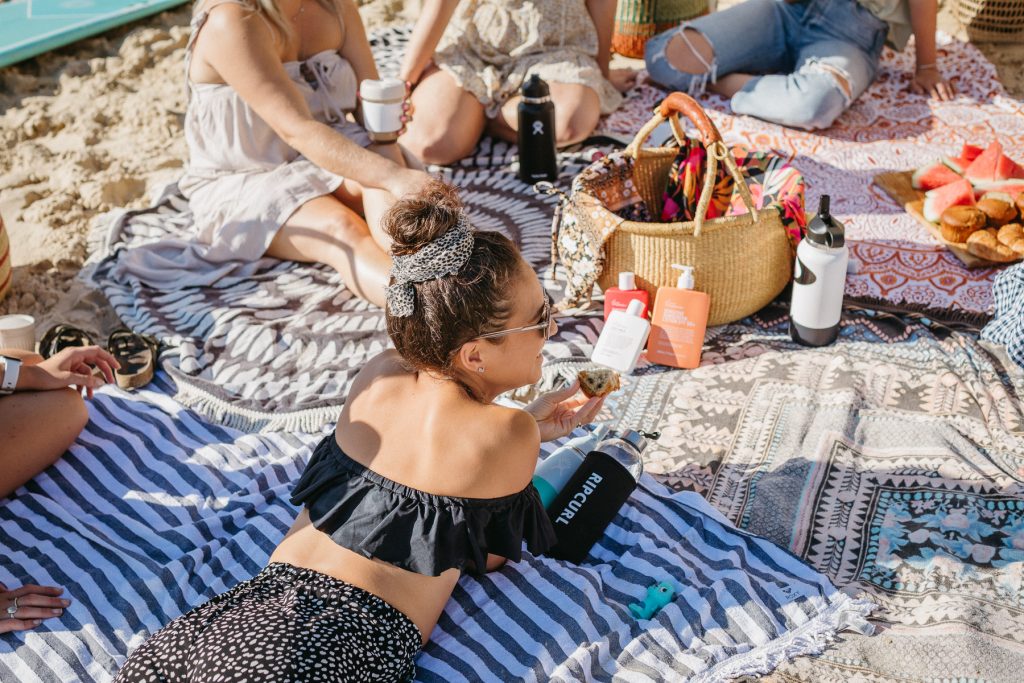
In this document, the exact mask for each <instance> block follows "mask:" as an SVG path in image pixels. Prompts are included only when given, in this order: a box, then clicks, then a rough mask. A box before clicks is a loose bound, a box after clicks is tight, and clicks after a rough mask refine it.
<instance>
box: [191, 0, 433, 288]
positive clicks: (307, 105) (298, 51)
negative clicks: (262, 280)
mask: <svg viewBox="0 0 1024 683" xmlns="http://www.w3.org/2000/svg"><path fill="white" fill-rule="evenodd" d="M185 61H186V70H187V74H188V77H187V82H188V90H189V102H188V111H187V113H186V115H185V137H186V139H187V141H188V147H189V163H188V170H187V172H186V173H185V176H184V177H183V178H182V179H181V181H180V183H179V187H180V188H181V191H182V192H183V193H184V194H185V196H186V197H188V200H189V205H190V207H191V209H192V212H193V214H194V219H195V229H196V233H197V237H198V240H199V241H200V242H202V243H205V244H207V245H208V247H207V248H206V250H205V252H204V255H205V257H206V258H207V259H208V260H211V261H228V260H235V259H237V260H246V261H251V260H255V259H257V258H259V257H261V256H263V255H267V256H273V257H276V258H281V259H290V260H295V261H306V262H309V261H315V262H320V263H326V264H328V265H330V266H332V267H333V268H334V269H335V270H337V271H338V272H339V273H340V274H341V276H342V278H343V279H344V280H345V284H346V285H348V286H349V288H351V289H352V290H353V291H354V292H355V293H356V294H358V295H360V296H362V297H364V298H366V299H369V300H370V301H372V302H374V303H376V304H378V305H383V304H384V288H385V287H386V286H387V277H388V268H389V267H390V265H391V263H390V259H389V258H388V254H387V249H388V239H387V237H386V236H385V235H384V233H383V231H382V230H381V229H380V217H381V215H382V214H383V212H384V211H385V210H386V209H387V207H388V206H390V204H391V203H392V202H393V201H394V199H395V198H396V197H399V196H401V195H403V194H405V193H407V192H415V191H418V190H419V189H421V188H422V187H423V185H424V184H425V183H426V182H427V180H428V176H427V175H426V174H425V173H423V172H422V171H419V170H413V169H412V168H408V166H412V165H416V166H418V162H417V161H416V160H415V159H413V158H412V157H407V156H406V155H404V154H403V152H402V149H401V148H400V147H399V146H398V145H395V144H387V145H372V144H370V139H369V137H368V136H367V134H366V131H365V130H364V129H363V127H362V126H361V125H359V124H358V123H354V122H352V121H350V120H348V118H347V117H346V115H347V114H348V113H349V112H352V111H353V110H355V108H356V92H357V87H358V83H359V82H361V81H362V80H364V79H368V78H369V79H375V78H377V67H376V65H375V64H374V61H373V55H372V54H371V53H370V46H369V43H368V42H367V40H366V33H365V31H364V30H363V25H362V21H361V20H360V17H359V12H358V10H357V9H356V6H355V3H354V2H353V1H352V0H337V1H335V0H206V1H205V2H202V1H200V2H198V3H196V13H195V16H194V18H193V20H192V37H191V39H190V40H189V43H188V46H187V47H186V50H185Z"/></svg>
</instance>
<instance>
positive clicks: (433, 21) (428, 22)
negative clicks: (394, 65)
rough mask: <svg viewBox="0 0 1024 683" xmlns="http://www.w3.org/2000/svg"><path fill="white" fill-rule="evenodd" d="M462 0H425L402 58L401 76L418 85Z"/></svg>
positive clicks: (404, 79)
mask: <svg viewBox="0 0 1024 683" xmlns="http://www.w3.org/2000/svg"><path fill="white" fill-rule="evenodd" d="M459 2H460V0H423V5H422V7H421V8H420V17H419V19H417V20H416V25H415V26H414V27H413V29H412V37H411V38H410V39H409V47H407V48H406V50H405V57H404V58H403V59H402V68H401V69H400V70H399V76H398V77H399V78H401V79H402V80H403V81H407V82H409V83H411V84H413V85H416V83H417V82H419V80H420V76H422V75H423V72H424V70H426V68H427V65H428V64H430V60H431V59H432V58H433V57H434V50H435V49H437V44H438V43H439V42H440V41H441V36H443V35H444V30H445V29H446V28H448V22H449V21H451V19H452V15H453V14H455V8H456V7H458V6H459Z"/></svg>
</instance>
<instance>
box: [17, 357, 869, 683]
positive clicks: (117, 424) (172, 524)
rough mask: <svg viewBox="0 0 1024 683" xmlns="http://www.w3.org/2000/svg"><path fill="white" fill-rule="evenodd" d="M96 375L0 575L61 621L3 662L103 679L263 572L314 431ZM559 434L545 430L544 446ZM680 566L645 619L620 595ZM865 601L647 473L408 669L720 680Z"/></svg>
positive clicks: (451, 613) (813, 638) (73, 677)
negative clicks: (37, 595)
mask: <svg viewBox="0 0 1024 683" xmlns="http://www.w3.org/2000/svg"><path fill="white" fill-rule="evenodd" d="M172 391H173V389H172V388H171V385H170V382H169V381H168V379H167V377H166V375H164V374H163V373H160V375H158V379H157V380H156V382H155V383H154V384H152V385H150V386H149V387H148V388H146V389H144V390H141V391H139V392H137V393H134V394H129V393H126V392H123V391H120V390H118V389H116V388H111V387H106V388H104V389H102V390H101V391H99V392H97V395H96V397H95V399H94V400H93V401H90V403H89V411H90V415H91V420H90V422H89V425H88V426H87V428H86V430H85V432H84V433H83V434H82V435H81V437H80V438H79V439H78V441H77V442H76V444H75V445H74V446H73V447H72V449H71V451H70V453H68V454H67V455H65V456H64V457H63V458H61V459H60V460H59V461H58V462H57V464H56V465H54V466H53V467H51V468H50V469H48V470H47V471H46V472H45V473H43V474H41V475H39V476H37V477H35V478H34V479H33V480H32V481H31V482H30V483H29V484H28V485H27V486H26V487H23V488H22V489H20V490H19V491H18V492H17V493H16V495H15V497H14V498H13V499H11V500H7V501H4V504H3V505H0V538H3V546H4V560H3V562H2V563H0V581H2V582H3V583H5V584H7V585H13V584H18V583H20V582H23V581H27V580H29V579H31V580H32V581H35V582H39V583H44V584H56V585H61V586H64V587H66V589H67V593H66V594H67V596H68V597H70V598H72V599H73V600H74V602H73V603H72V605H71V607H70V608H69V609H68V610H67V611H66V613H65V615H64V616H63V617H62V618H61V619H59V620H53V621H47V622H45V623H44V624H43V625H42V626H40V627H38V628H37V629H35V630H32V631H26V632H23V633H19V634H8V635H7V636H5V637H4V638H2V639H0V680H2V681H12V682H13V681H22V682H25V683H28V682H35V681H42V682H46V683H64V682H67V681H108V680H110V679H111V678H112V677H113V674H114V673H115V672H116V670H117V669H118V667H119V666H120V665H121V664H122V663H123V662H124V660H125V657H126V655H127V653H128V652H130V651H131V650H132V649H134V648H135V647H137V646H138V645H139V644H140V643H141V642H142V641H143V640H144V639H145V638H146V637H147V636H148V635H149V634H150V633H152V632H154V631H155V630H157V629H159V628H160V627H161V626H163V625H164V624H166V623H167V622H168V621H170V620H171V619H173V618H174V617H176V616H178V615H179V614H182V613H183V612H185V611H187V610H188V609H189V608H191V607H193V606H195V605H197V604H199V603H201V602H203V601H204V600H206V599H208V598H210V597H212V596H213V595H215V594H217V593H219V592H223V591H224V590H226V589H227V588H230V587H231V586H233V585H234V584H236V583H237V582H239V581H242V580H245V579H247V578H249V577H251V576H253V575H254V574H255V573H257V572H258V571H259V570H260V568H261V567H262V566H264V565H265V564H266V562H267V558H268V557H269V554H270V552H271V551H272V550H273V548H274V547H275V546H276V544H277V543H278V542H279V541H280V539H281V538H282V537H283V536H284V534H285V532H286V531H287V529H288V527H289V526H290V524H291V522H292V520H293V518H294V516H295V514H296V512H297V510H296V509H295V508H293V507H292V506H291V505H290V503H289V502H288V496H289V494H290V492H291V489H292V487H293V485H294V482H295V480H296V479H297V478H298V476H299V473H300V472H301V471H302V468H303V467H304V465H305V463H306V462H307V461H308V459H309V456H310V454H311V451H312V448H313V446H314V445H315V444H316V442H317V441H318V440H319V439H320V438H321V435H320V434H302V433H290V432H278V433H275V434H259V435H256V434H245V433H242V432H239V431H236V430H233V429H229V428H226V427H220V426H217V425H212V424H209V423H208V422H206V421H204V420H203V419H202V418H201V417H200V416H199V415H197V414H196V413H194V412H192V411H189V410H187V409H185V408H184V407H182V406H181V405H180V404H179V403H177V402H175V401H174V400H173V399H172V398H171V397H170V393H172ZM554 447H555V444H546V445H545V450H547V451H550V449H552V448H554ZM659 581H671V582H673V583H674V584H675V585H676V586H677V587H678V588H677V590H678V591H679V592H678V597H677V599H676V600H675V601H674V602H672V603H670V604H669V605H667V606H666V607H664V608H663V609H662V610H661V611H660V612H658V613H657V614H656V615H655V616H654V618H652V619H650V620H637V619H634V618H633V617H632V616H631V614H630V612H629V609H628V605H629V603H631V602H639V601H642V598H643V596H644V594H645V592H646V590H647V587H648V586H650V585H652V584H654V583H657V582H659ZM870 609H871V605H870V603H867V602H864V601H859V600H855V599H851V598H850V597H848V596H847V595H845V594H843V593H841V592H839V591H837V590H836V589H835V588H834V587H833V586H832V585H831V584H830V583H829V582H828V580H827V579H826V578H825V577H824V576H823V575H821V574H819V573H817V572H815V571H813V570H811V569H810V568H809V567H807V565H806V564H804V563H802V562H800V561H799V560H797V559H796V558H795V557H794V556H793V555H791V554H790V553H788V552H786V551H784V550H782V549H780V548H779V547H777V546H775V545H773V544H772V543H769V542H767V541H764V540H762V539H758V538H756V537H754V536H753V535H751V534H748V533H746V532H742V531H737V530H736V529H735V528H733V527H732V525H730V524H729V523H727V522H726V521H725V520H724V519H723V518H722V516H721V515H720V514H719V513H718V512H716V511H715V510H714V509H713V508H711V507H710V506H709V505H708V504H707V503H706V502H705V501H704V500H703V499H702V498H701V497H700V496H699V495H697V494H694V493H677V492H673V491H672V490H671V489H668V488H667V487H665V486H664V485H663V484H659V483H658V482H656V481H654V480H653V479H652V478H651V477H649V476H645V477H644V478H643V479H642V481H641V486H640V488H639V489H638V490H637V491H636V492H635V493H634V494H633V496H632V497H631V498H630V501H629V502H628V504H627V505H626V506H625V507H624V508H623V509H622V511H621V512H620V514H619V515H618V517H617V518H616V519H615V520H614V522H613V524H612V526H611V527H610V528H609V530H608V532H607V533H606V534H605V536H604V537H603V539H602V540H601V541H600V542H599V543H598V544H597V545H596V546H595V547H594V549H593V550H592V551H591V554H590V556H589V557H588V558H587V560H586V561H585V562H584V563H582V564H580V565H571V564H568V563H565V562H560V561H556V560H551V559H548V558H544V557H534V556H532V555H530V554H529V553H524V559H523V561H522V562H518V563H514V564H508V565H506V566H505V567H504V568H502V569H501V570H500V571H497V572H492V573H490V574H487V575H486V576H484V577H482V578H472V577H464V578H463V579H462V580H461V581H459V583H458V585H457V586H456V589H455V592H454V594H453V596H452V599H451V600H450V601H449V602H448V605H447V607H446V609H445V611H444V614H443V615H442V617H441V619H440V621H439V623H438V626H437V628H436V629H435V631H434V633H433V634H432V637H431V641H430V643H429V644H428V645H427V646H426V648H425V649H424V650H423V652H422V653H421V654H420V655H419V657H418V658H417V660H416V664H417V667H418V676H417V680H418V681H426V682H431V683H456V682H457V681H484V682H491V681H493V682H497V681H510V680H515V681H538V682H547V681H610V680H612V679H613V677H614V678H615V680H631V681H652V682H654V681H664V680H684V679H685V680H692V681H726V680H730V679H731V678H733V677H735V676H741V675H746V674H757V673H764V672H767V671H770V670H771V669H772V668H773V667H774V666H776V665H777V664H778V663H779V662H781V661H783V660H785V659H788V658H792V657H795V656H798V655H801V654H810V653H815V652H820V651H821V650H822V649H823V648H824V647H825V646H826V645H827V643H828V642H829V641H831V640H832V639H833V638H834V636H835V634H836V632H837V631H839V630H841V629H844V628H847V629H848V628H856V629H859V630H861V631H865V632H867V631H869V630H870V626H869V624H868V623H867V622H866V621H865V620H864V616H865V614H867V613H868V611H869V610H870Z"/></svg>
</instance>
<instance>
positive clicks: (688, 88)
mask: <svg viewBox="0 0 1024 683" xmlns="http://www.w3.org/2000/svg"><path fill="white" fill-rule="evenodd" d="M802 11H803V8H802V7H801V6H800V5H789V4H787V3H785V2H783V1H782V0H746V2H743V3H741V4H739V5H733V6H732V7H730V8H729V9H726V10H723V11H721V12H714V13H712V14H708V15H706V16H703V17H700V18H698V19H695V20H693V21H688V22H685V23H684V24H683V25H682V28H683V30H682V31H680V29H679V28H678V27H677V28H672V29H669V30H668V31H665V32H664V33H661V34H659V35H657V36H655V37H654V38H651V39H650V40H649V41H647V46H646V48H645V50H644V61H645V62H646V64H647V71H648V73H649V74H650V77H651V79H652V80H653V81H655V82H656V83H659V84H661V85H663V86H665V87H667V88H671V89H673V90H681V91H683V92H688V93H690V94H692V95H698V94H700V93H702V92H703V91H704V90H705V89H710V90H712V91H714V92H718V93H720V94H723V95H726V96H729V95H731V94H732V93H733V92H735V91H736V90H738V89H739V88H741V87H743V85H744V84H745V83H746V81H747V80H749V78H750V75H751V74H754V73H772V72H785V71H789V70H790V69H792V64H793V57H792V54H793V50H792V46H793V44H794V38H795V35H796V34H797V32H798V31H799V30H800V24H799V13H800V12H802Z"/></svg>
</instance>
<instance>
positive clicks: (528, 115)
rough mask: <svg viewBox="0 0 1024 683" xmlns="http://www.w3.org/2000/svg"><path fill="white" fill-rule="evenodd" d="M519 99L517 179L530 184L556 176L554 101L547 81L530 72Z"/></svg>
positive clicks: (553, 178) (552, 178)
mask: <svg viewBox="0 0 1024 683" xmlns="http://www.w3.org/2000/svg"><path fill="white" fill-rule="evenodd" d="M522 94H523V98H522V100H520V102H519V179H520V180H522V181H523V182H524V183H529V184H531V185H532V184H533V183H536V182H537V181H539V180H551V181H553V180H555V179H556V178H558V158H557V156H556V153H555V105H554V104H553V103H552V102H551V92H550V91H549V90H548V84H547V83H545V82H544V81H543V80H541V78H540V76H538V75H537V74H532V75H531V76H530V77H529V78H528V79H527V81H526V83H524V84H523V93H522Z"/></svg>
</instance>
